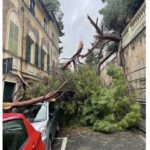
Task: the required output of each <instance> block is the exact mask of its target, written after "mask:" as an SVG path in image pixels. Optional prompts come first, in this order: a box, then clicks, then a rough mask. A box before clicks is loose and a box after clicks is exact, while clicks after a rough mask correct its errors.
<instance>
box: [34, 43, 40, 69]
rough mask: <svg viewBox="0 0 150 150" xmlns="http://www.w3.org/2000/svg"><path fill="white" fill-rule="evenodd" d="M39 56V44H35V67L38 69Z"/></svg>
mask: <svg viewBox="0 0 150 150" xmlns="http://www.w3.org/2000/svg"><path fill="white" fill-rule="evenodd" d="M38 56H39V52H38V44H37V43H35V66H37V67H38Z"/></svg>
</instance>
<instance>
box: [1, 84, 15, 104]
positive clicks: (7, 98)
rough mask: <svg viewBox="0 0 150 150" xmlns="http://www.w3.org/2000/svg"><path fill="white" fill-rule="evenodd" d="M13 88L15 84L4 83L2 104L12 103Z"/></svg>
mask: <svg viewBox="0 0 150 150" xmlns="http://www.w3.org/2000/svg"><path fill="white" fill-rule="evenodd" d="M14 88H15V83H11V82H5V83H4V93H3V101H4V102H12V101H13V92H14Z"/></svg>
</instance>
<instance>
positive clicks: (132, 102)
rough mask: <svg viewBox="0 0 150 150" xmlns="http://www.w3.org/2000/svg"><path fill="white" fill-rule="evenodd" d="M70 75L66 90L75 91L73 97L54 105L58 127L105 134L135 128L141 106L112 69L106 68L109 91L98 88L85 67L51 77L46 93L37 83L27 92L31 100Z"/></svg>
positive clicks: (95, 77) (122, 79)
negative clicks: (78, 127) (87, 128)
mask: <svg viewBox="0 0 150 150" xmlns="http://www.w3.org/2000/svg"><path fill="white" fill-rule="evenodd" d="M72 75H74V77H73V80H72V82H71V83H70V84H69V85H68V87H66V89H69V90H71V91H74V92H75V95H74V97H64V98H63V99H62V98H61V99H60V100H58V101H57V107H59V110H60V123H61V125H70V124H71V125H72V124H74V123H80V124H83V125H85V126H90V127H92V128H93V130H95V131H101V132H106V133H110V132H115V131H121V130H124V129H129V128H132V127H135V126H137V124H138V123H139V121H140V117H141V114H140V105H139V104H138V103H136V95H135V94H132V95H130V94H129V93H128V86H127V82H126V80H125V78H124V76H123V74H122V71H121V70H120V69H118V68H117V67H115V66H114V65H111V66H110V67H109V68H108V75H109V76H110V77H111V78H112V83H111V85H110V86H109V87H106V86H104V85H102V84H101V82H100V79H99V77H98V76H97V75H96V72H95V69H94V68H90V67H89V66H84V67H79V69H78V72H77V73H76V74H72V73H71V72H68V71H66V72H65V73H63V74H61V75H58V74H57V75H54V77H53V78H52V77H50V78H49V82H48V85H47V86H46V88H47V89H46V88H45V87H44V88H43V86H44V85H42V84H41V83H40V84H39V87H37V86H32V87H35V88H34V89H33V90H32V91H31V90H30V91H29V92H30V94H31V95H34V94H35V95H34V96H37V94H43V93H44V90H45V91H47V90H49V88H54V89H55V87H57V85H58V84H59V83H60V82H62V81H63V80H64V79H65V78H70V76H72ZM34 84H37V83H34ZM41 88H43V89H41Z"/></svg>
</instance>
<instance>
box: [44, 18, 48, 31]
mask: <svg viewBox="0 0 150 150" xmlns="http://www.w3.org/2000/svg"><path fill="white" fill-rule="evenodd" d="M44 30H45V31H47V20H46V19H45V18H44Z"/></svg>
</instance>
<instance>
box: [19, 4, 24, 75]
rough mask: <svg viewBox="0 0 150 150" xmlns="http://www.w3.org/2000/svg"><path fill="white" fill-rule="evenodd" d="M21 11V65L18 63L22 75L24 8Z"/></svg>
mask: <svg viewBox="0 0 150 150" xmlns="http://www.w3.org/2000/svg"><path fill="white" fill-rule="evenodd" d="M21 11H22V20H23V21H22V35H21V59H20V60H21V63H20V72H21V74H22V61H23V48H24V8H23V6H22V7H21Z"/></svg>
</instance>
